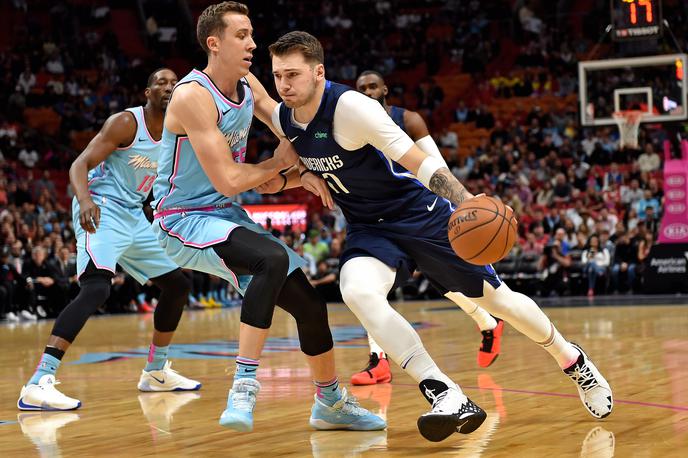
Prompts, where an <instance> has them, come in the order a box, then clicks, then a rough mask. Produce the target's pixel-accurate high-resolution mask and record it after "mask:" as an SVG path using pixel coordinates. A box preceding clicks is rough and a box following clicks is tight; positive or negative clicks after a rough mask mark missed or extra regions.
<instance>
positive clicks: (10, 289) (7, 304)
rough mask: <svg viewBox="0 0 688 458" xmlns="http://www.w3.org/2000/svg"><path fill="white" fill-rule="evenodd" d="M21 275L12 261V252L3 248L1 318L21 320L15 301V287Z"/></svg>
mask: <svg viewBox="0 0 688 458" xmlns="http://www.w3.org/2000/svg"><path fill="white" fill-rule="evenodd" d="M20 280H21V276H20V275H19V273H18V272H17V269H15V267H14V265H13V264H12V262H10V252H9V250H8V249H7V248H3V250H2V253H0V320H7V321H19V310H18V309H17V306H16V302H15V294H14V293H15V289H16V286H17V282H18V281H20Z"/></svg>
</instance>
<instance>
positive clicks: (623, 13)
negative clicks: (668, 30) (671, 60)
mask: <svg viewBox="0 0 688 458" xmlns="http://www.w3.org/2000/svg"><path fill="white" fill-rule="evenodd" d="M610 3H611V11H612V38H613V39H614V40H616V41H626V40H638V39H646V38H654V37H658V36H660V35H661V34H662V1H661V0H610Z"/></svg>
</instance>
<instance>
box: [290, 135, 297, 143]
mask: <svg viewBox="0 0 688 458" xmlns="http://www.w3.org/2000/svg"><path fill="white" fill-rule="evenodd" d="M297 138H299V136H298V135H297V136H296V137H294V138H290V139H289V141H290V142H293V141H294V140H296V139H297Z"/></svg>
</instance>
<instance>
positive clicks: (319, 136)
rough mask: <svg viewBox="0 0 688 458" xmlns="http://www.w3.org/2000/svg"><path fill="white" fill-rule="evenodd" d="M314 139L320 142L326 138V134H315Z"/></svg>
mask: <svg viewBox="0 0 688 458" xmlns="http://www.w3.org/2000/svg"><path fill="white" fill-rule="evenodd" d="M315 138H316V139H317V140H322V139H324V138H327V132H316V133H315Z"/></svg>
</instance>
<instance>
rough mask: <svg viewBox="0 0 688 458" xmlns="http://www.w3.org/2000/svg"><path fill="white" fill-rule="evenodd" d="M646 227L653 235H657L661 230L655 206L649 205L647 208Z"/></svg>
mask: <svg viewBox="0 0 688 458" xmlns="http://www.w3.org/2000/svg"><path fill="white" fill-rule="evenodd" d="M645 228H647V230H648V231H649V232H651V233H652V234H653V235H657V232H658V231H659V219H658V215H657V214H656V213H655V207H651V206H649V207H646V208H645Z"/></svg>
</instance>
